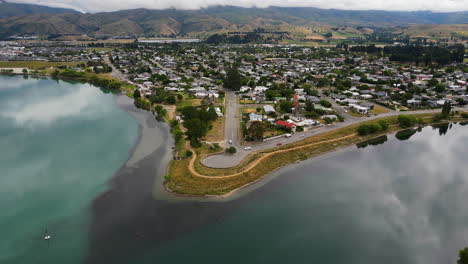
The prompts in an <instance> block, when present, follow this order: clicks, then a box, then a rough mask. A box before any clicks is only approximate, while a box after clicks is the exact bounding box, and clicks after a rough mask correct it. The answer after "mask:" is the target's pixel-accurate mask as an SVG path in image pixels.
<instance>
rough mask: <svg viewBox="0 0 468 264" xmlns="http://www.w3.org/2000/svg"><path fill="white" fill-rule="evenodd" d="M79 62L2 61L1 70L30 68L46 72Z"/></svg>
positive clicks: (0, 63)
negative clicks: (45, 70)
mask: <svg viewBox="0 0 468 264" xmlns="http://www.w3.org/2000/svg"><path fill="white" fill-rule="evenodd" d="M78 63H79V62H51V61H0V68H28V69H34V70H44V69H47V68H52V67H53V68H56V67H58V66H75V65H77V64H78Z"/></svg>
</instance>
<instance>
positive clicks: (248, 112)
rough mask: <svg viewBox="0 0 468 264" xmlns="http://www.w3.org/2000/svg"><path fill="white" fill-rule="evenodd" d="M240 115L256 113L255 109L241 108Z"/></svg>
mask: <svg viewBox="0 0 468 264" xmlns="http://www.w3.org/2000/svg"><path fill="white" fill-rule="evenodd" d="M241 113H243V114H250V113H257V109H256V108H249V107H243V108H241Z"/></svg>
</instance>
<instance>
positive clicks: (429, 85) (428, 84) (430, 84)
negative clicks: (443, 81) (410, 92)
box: [427, 78, 439, 87]
mask: <svg viewBox="0 0 468 264" xmlns="http://www.w3.org/2000/svg"><path fill="white" fill-rule="evenodd" d="M437 84H439V81H438V80H437V79H435V78H432V79H430V80H429V81H428V82H427V86H428V87H434V86H436V85H437Z"/></svg>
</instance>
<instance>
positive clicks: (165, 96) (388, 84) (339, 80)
mask: <svg viewBox="0 0 468 264" xmlns="http://www.w3.org/2000/svg"><path fill="white" fill-rule="evenodd" d="M25 43H26V44H25ZM391 46H393V47H397V48H399V49H401V52H404V48H405V45H403V44H401V43H396V44H394V45H391ZM459 46H461V48H464V47H463V45H460V44H459ZM431 48H432V45H431ZM449 48H453V50H452V49H449ZM458 48H459V47H448V48H446V49H445V50H444V51H445V52H447V53H448V54H449V55H450V56H452V58H450V60H451V62H450V63H448V64H447V65H440V64H438V61H437V58H434V62H429V63H428V61H427V60H426V61H425V64H424V63H423V62H413V63H400V62H398V61H395V60H393V61H392V60H391V59H392V57H396V56H395V54H392V55H391V56H386V55H385V53H384V52H383V51H382V48H380V49H379V48H376V47H375V46H372V45H370V46H367V47H366V46H354V47H348V46H347V45H337V47H302V46H299V45H274V44H245V45H239V44H237V45H236V44H234V45H232V44H226V45H217V46H212V45H205V44H198V43H184V44H179V43H175V44H174V43H169V44H160V43H151V44H148V43H139V44H136V43H129V44H112V45H104V44H94V43H88V44H75V45H67V44H63V43H58V44H55V45H54V43H51V42H16V41H12V42H4V43H2V46H1V47H0V58H1V59H0V60H1V61H3V64H5V65H8V64H11V65H14V63H15V62H17V61H22V62H23V63H24V62H25V61H26V62H28V61H29V62H31V63H35V62H44V63H47V62H49V63H55V64H56V65H58V64H60V63H64V64H63V65H61V66H59V67H58V68H59V69H60V70H61V71H62V73H58V72H57V71H55V74H56V75H57V74H62V75H63V76H75V75H76V76H80V74H83V73H97V74H101V75H103V74H104V75H106V74H107V75H106V76H108V75H111V76H112V77H113V78H117V79H119V80H120V81H123V82H124V83H125V85H124V86H123V87H124V88H123V92H122V93H125V94H127V95H128V96H129V97H131V98H133V99H135V105H136V106H137V107H139V108H143V109H146V110H152V111H157V112H158V114H160V115H161V116H165V117H166V118H167V120H170V121H171V120H175V122H178V123H179V121H180V125H181V126H180V127H179V124H177V128H176V129H175V131H176V134H178V136H176V141H178V140H179V139H180V142H182V143H179V144H178V148H177V151H178V153H177V154H176V156H180V157H185V156H186V155H187V153H189V152H190V150H188V149H187V148H186V146H185V143H183V142H185V140H184V139H183V138H184V137H183V136H182V134H185V135H187V137H186V139H187V140H189V141H190V145H191V146H192V147H200V146H201V143H202V142H203V143H204V144H208V145H209V146H210V147H211V148H214V149H216V150H218V149H220V148H224V149H225V150H226V152H230V153H231V154H234V153H235V152H240V153H244V154H238V156H239V158H238V159H229V161H228V162H227V163H226V164H220V163H223V162H222V161H221V160H220V159H215V158H208V159H205V161H204V162H205V163H206V164H208V165H210V166H213V167H229V166H232V165H235V164H233V163H232V162H240V160H241V158H243V157H244V156H245V155H247V154H246V152H248V151H250V150H252V149H253V150H255V149H264V148H267V147H274V146H281V145H282V144H285V143H291V142H294V141H297V140H301V139H302V138H303V137H305V136H306V135H311V134H313V133H314V132H315V131H317V130H318V128H321V127H327V126H330V125H333V124H335V125H336V126H340V127H341V126H344V125H349V124H354V123H358V122H361V121H364V120H366V119H372V118H376V117H382V116H389V115H395V113H405V112H410V113H418V111H419V112H421V111H424V110H430V109H437V108H442V107H443V106H444V104H446V103H449V104H450V105H451V106H452V107H464V106H465V105H466V104H467V103H468V86H467V79H468V71H467V69H468V68H467V65H466V63H464V61H463V60H464V57H463V56H464V52H462V53H461V55H459V54H456V52H457V49H458ZM369 50H370V51H371V52H369ZM443 56H445V54H444V55H443ZM457 56H458V57H457ZM57 63H58V64H57ZM418 64H419V65H418ZM51 67H54V64H51ZM44 70H45V72H49V73H50V72H51V70H50V69H46V68H43V69H42V70H38V69H30V68H27V67H24V68H23V69H21V70H20V69H18V68H14V67H11V68H8V67H2V72H3V73H9V72H13V71H15V72H17V73H19V72H21V73H30V74H41V73H44ZM52 74H54V73H52ZM190 111H191V112H195V115H196V116H197V117H196V118H195V119H197V121H200V118H202V117H199V116H198V115H203V116H205V115H207V116H208V117H209V118H208V119H206V120H203V119H202V120H201V121H202V122H201V123H196V122H195V123H194V122H192V121H193V120H191V121H190V118H192V116H193V113H190V114H189V112H190ZM197 111H202V113H199V112H197ZM205 112H206V113H208V114H206V113H205ZM203 118H204V117H203ZM340 123H342V124H340ZM200 124H201V125H200ZM307 132H309V133H307ZM296 134H297V136H293V135H296Z"/></svg>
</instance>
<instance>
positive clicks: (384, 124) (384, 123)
mask: <svg viewBox="0 0 468 264" xmlns="http://www.w3.org/2000/svg"><path fill="white" fill-rule="evenodd" d="M379 126H380V128H381V129H382V130H383V131H385V130H387V129H388V127H389V126H390V124H389V123H388V121H387V120H380V121H379Z"/></svg>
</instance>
